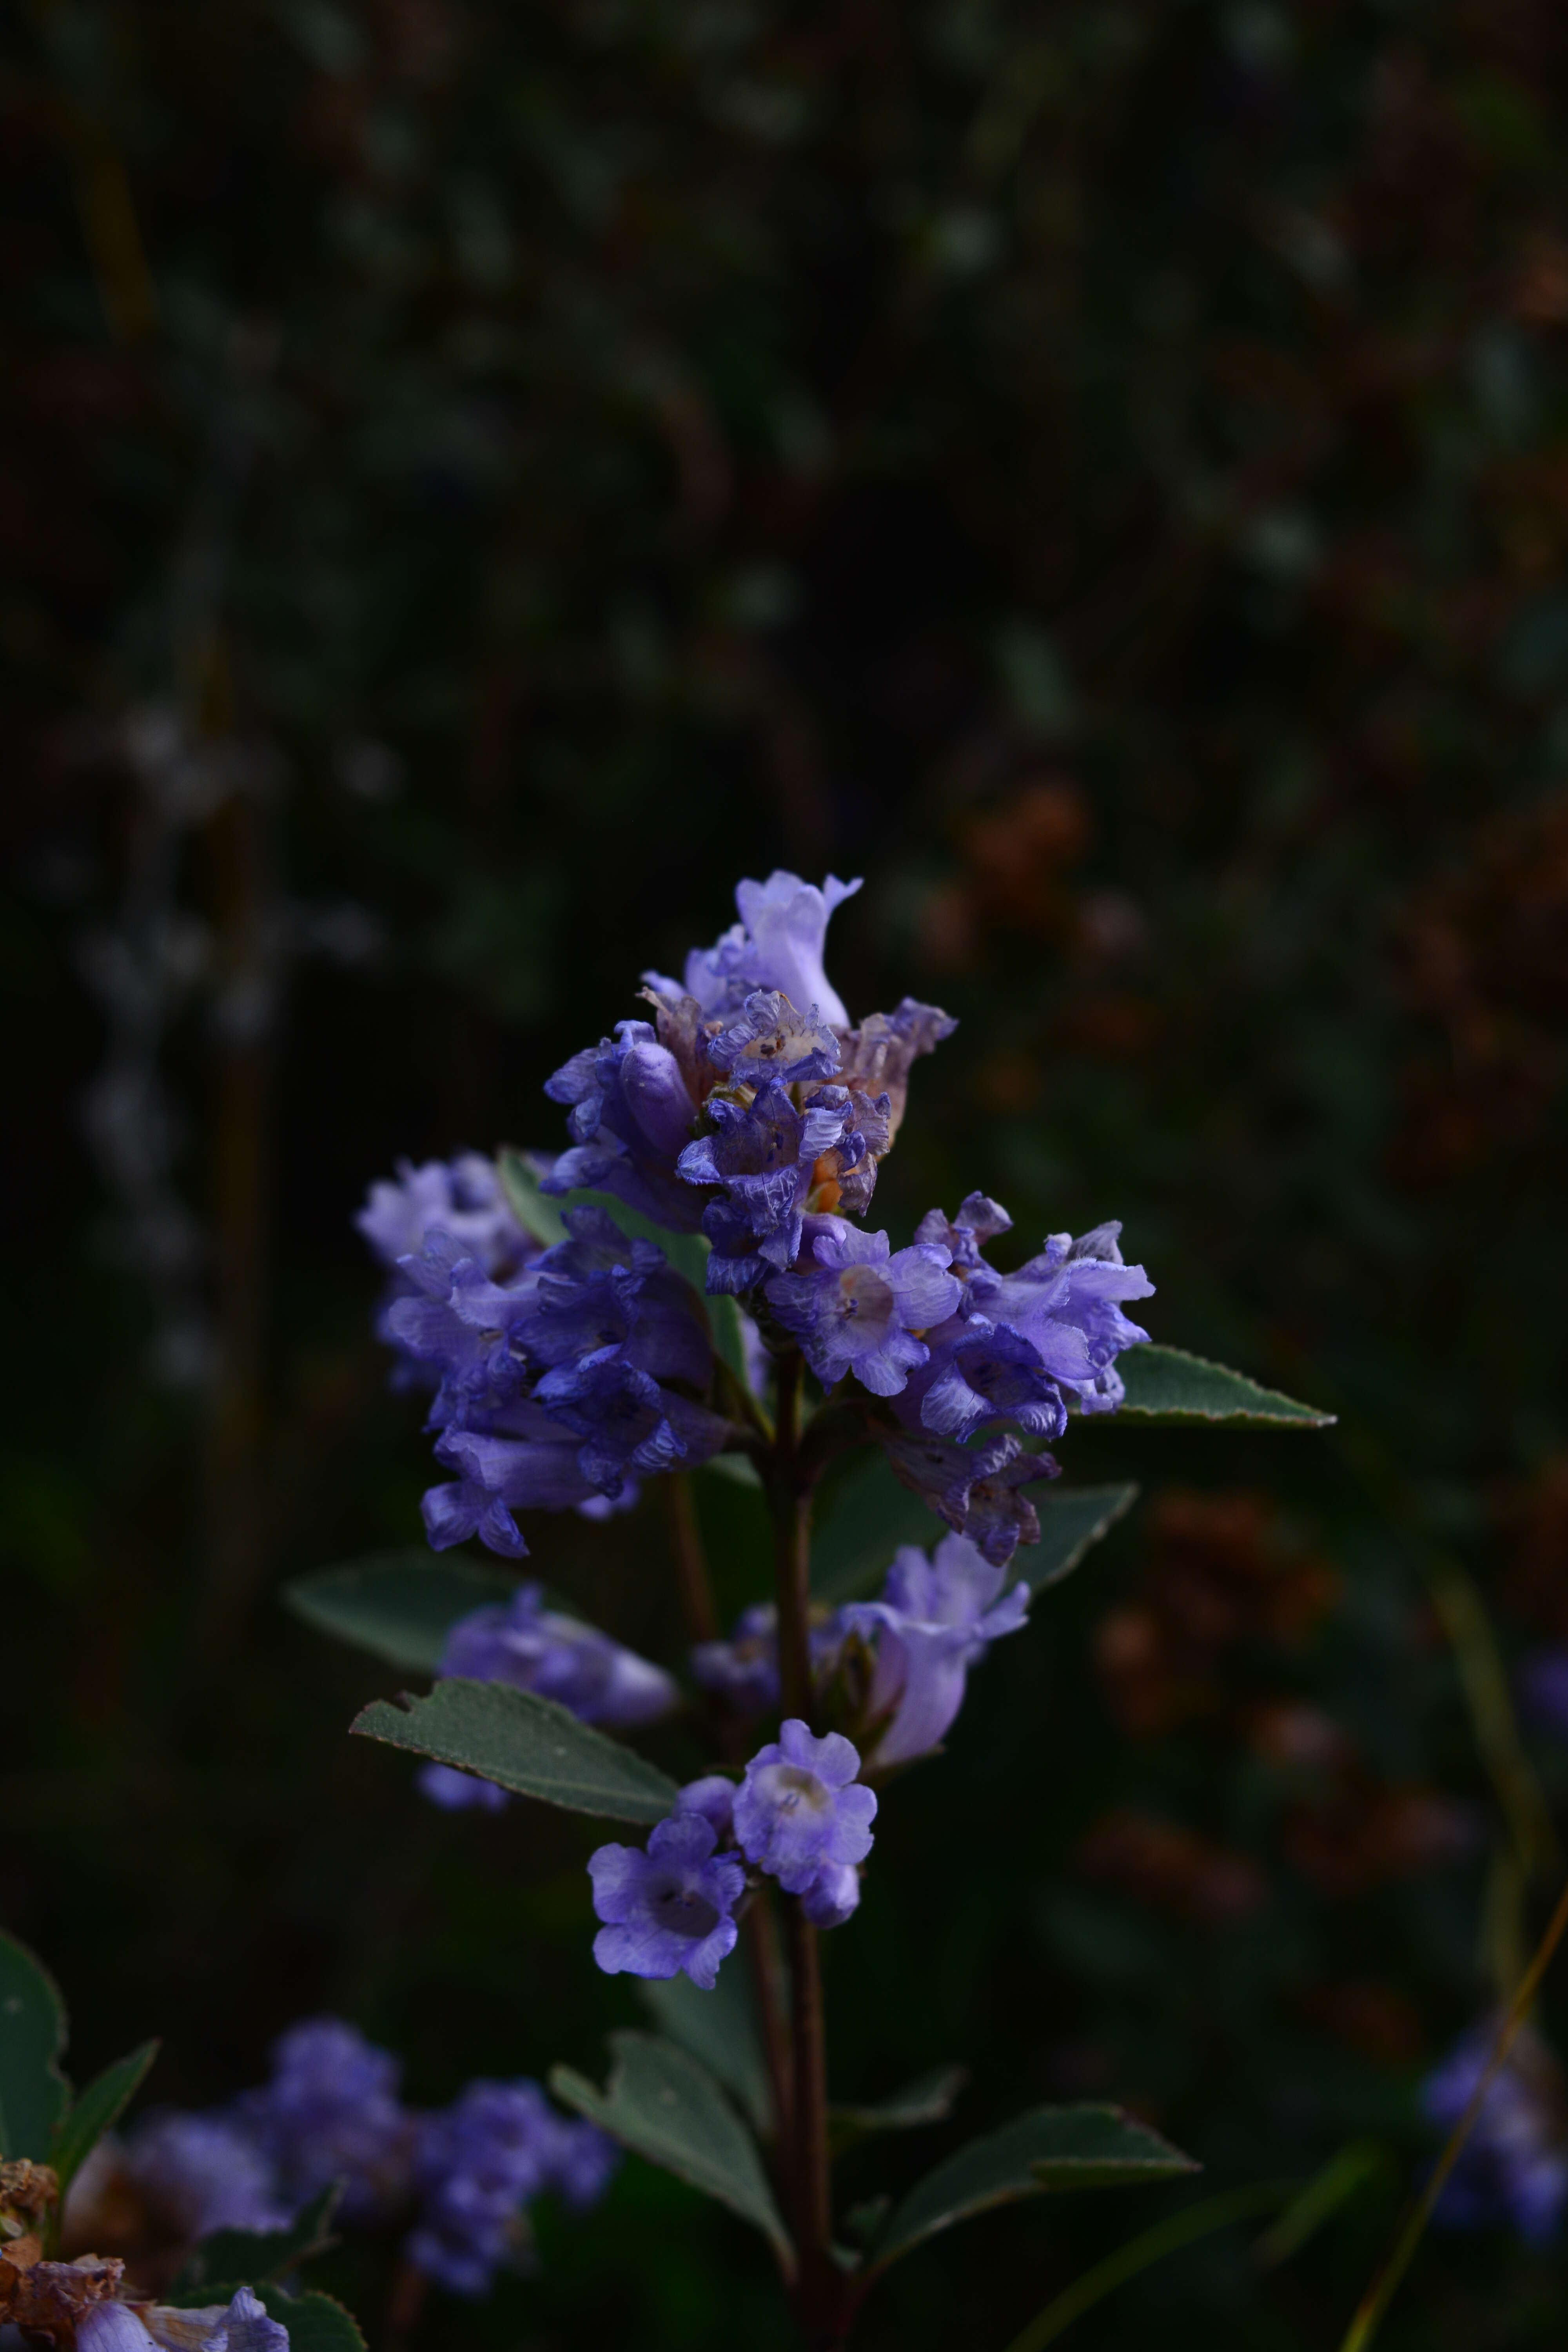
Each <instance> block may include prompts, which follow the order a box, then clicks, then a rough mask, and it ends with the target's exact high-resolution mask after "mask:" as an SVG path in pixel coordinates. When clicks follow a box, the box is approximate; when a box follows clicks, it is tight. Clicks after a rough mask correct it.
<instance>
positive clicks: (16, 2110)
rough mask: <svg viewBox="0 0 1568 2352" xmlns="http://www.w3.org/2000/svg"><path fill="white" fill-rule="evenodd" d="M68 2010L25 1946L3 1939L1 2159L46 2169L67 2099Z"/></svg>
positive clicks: (0, 1961) (0, 1978)
mask: <svg viewBox="0 0 1568 2352" xmlns="http://www.w3.org/2000/svg"><path fill="white" fill-rule="evenodd" d="M65 2046H66V2009H65V2003H64V2001H63V2000H61V1999H60V1996H59V1991H58V1987H57V1986H56V1984H55V1981H54V1979H53V1978H52V1977H51V1976H50V1975H49V1974H48V1972H47V1969H44V1968H43V1967H42V1966H41V1965H40V1964H39V1962H38V1961H37V1960H36V1959H35V1958H33V1955H32V1954H31V1952H29V1951H28V1950H27V1949H26V1946H25V1945H22V1944H18V1943H17V1942H16V1939H15V1938H14V1937H10V1936H5V1935H0V2156H8V2157H17V2156H25V2157H27V2158H30V2159H31V2160H32V2162H33V2163H35V2164H47V2162H48V2158H49V2147H50V2143H51V2141H52V2140H53V2138H54V2134H55V2126H56V2125H57V2124H58V2122H59V2119H60V2116H61V2115H62V2113H63V2112H64V2109H65V2104H66V2100H67V2098H68V2096H69V2090H68V2085H67V2083H66V2078H65V2076H64V2075H63V2074H61V2072H60V2067H59V2059H60V2053H61V2052H62V2051H63V2050H64V2048H65Z"/></svg>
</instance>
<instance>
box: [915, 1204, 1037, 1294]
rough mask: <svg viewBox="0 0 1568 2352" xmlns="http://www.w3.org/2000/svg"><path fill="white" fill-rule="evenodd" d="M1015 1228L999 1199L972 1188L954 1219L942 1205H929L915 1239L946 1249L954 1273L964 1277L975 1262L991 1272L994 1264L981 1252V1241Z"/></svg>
mask: <svg viewBox="0 0 1568 2352" xmlns="http://www.w3.org/2000/svg"><path fill="white" fill-rule="evenodd" d="M1012 1230H1013V1220H1012V1218H1011V1217H1010V1216H1009V1215H1008V1214H1007V1212H1006V1210H1005V1208H1004V1207H1003V1206H1002V1204H1001V1202H999V1201H988V1200H987V1199H986V1197H985V1195H984V1192H971V1193H969V1194H968V1195H967V1196H966V1197H965V1199H964V1200H963V1202H962V1203H961V1205H960V1207H959V1212H958V1214H957V1216H956V1217H954V1218H952V1220H951V1221H950V1220H949V1219H948V1218H947V1217H945V1216H944V1215H943V1214H942V1211H941V1210H940V1209H928V1210H927V1211H926V1213H925V1215H924V1216H923V1217H922V1218H921V1221H920V1223H919V1224H918V1225H917V1226H916V1227H915V1239H916V1241H918V1242H933V1243H936V1244H940V1246H941V1247H942V1248H943V1249H945V1250H946V1251H947V1253H948V1255H949V1257H950V1258H951V1260H952V1270H953V1272H954V1274H956V1275H957V1276H959V1278H960V1280H962V1279H963V1276H966V1275H969V1274H973V1271H974V1269H975V1267H976V1266H982V1267H984V1270H985V1272H986V1273H987V1274H989V1273H990V1271H991V1268H990V1267H989V1266H987V1265H985V1261H984V1258H983V1257H982V1256H981V1255H980V1251H981V1245H982V1244H983V1243H984V1242H989V1241H994V1239H995V1237H996V1235H997V1234H1010V1233H1011V1232H1012Z"/></svg>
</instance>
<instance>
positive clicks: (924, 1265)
mask: <svg viewBox="0 0 1568 2352" xmlns="http://www.w3.org/2000/svg"><path fill="white" fill-rule="evenodd" d="M947 1260H948V1254H947V1251H946V1250H945V1249H943V1248H942V1247H940V1246H938V1245H936V1244H931V1243H929V1242H917V1243H915V1244H913V1246H912V1247H911V1248H909V1249H901V1250H898V1251H894V1250H893V1249H892V1247H891V1244H889V1240H888V1236H887V1234H866V1233H860V1232H858V1231H857V1229H856V1228H855V1227H854V1226H853V1225H849V1224H847V1223H845V1221H844V1220H843V1218H842V1217H815V1218H813V1220H812V1230H811V1234H810V1244H809V1250H808V1253H807V1255H806V1260H805V1263H804V1264H803V1265H802V1268H801V1270H800V1271H799V1272H798V1273H795V1274H779V1275H775V1276H773V1278H772V1279H771V1280H770V1281H769V1282H768V1283H767V1284H766V1286H765V1287H764V1296H765V1297H766V1299H767V1302H768V1305H769V1307H771V1308H772V1310H773V1315H774V1316H775V1317H776V1318H777V1320H778V1321H779V1322H780V1323H782V1324H783V1326H784V1329H785V1330H786V1331H791V1332H793V1333H794V1334H795V1337H796V1338H797V1339H799V1341H800V1344H801V1347H802V1348H803V1349H804V1350H805V1360H806V1362H807V1363H808V1364H809V1365H810V1366H811V1369H812V1370H813V1371H814V1372H815V1373H816V1377H817V1379H818V1380H819V1381H821V1382H822V1383H823V1385H824V1387H827V1388H830V1387H831V1386H832V1385H833V1383H834V1382H835V1381H838V1380H841V1379H842V1378H843V1376H844V1374H845V1373H846V1372H853V1373H854V1375H855V1377H856V1379H857V1380H858V1381H859V1382H860V1384H861V1386H862V1387H863V1388H868V1389H869V1390H870V1391H872V1393H873V1394H874V1395H876V1396H895V1395H896V1394H897V1393H898V1391H900V1389H901V1388H902V1387H903V1385H904V1383H905V1381H907V1380H908V1378H909V1376H910V1372H911V1371H912V1370H914V1369H915V1368H916V1366H917V1365H921V1364H923V1363H924V1362H925V1361H926V1356H927V1350H926V1347H925V1344H924V1342H923V1340H921V1339H917V1338H916V1337H915V1336H914V1334H915V1333H916V1332H917V1331H922V1330H924V1329H926V1328H928V1327H929V1326H930V1325H931V1324H938V1323H942V1322H943V1321H945V1320H946V1318H948V1317H949V1316H951V1315H952V1312H953V1309H954V1308H955V1307H956V1306H957V1304H958V1297H959V1286H958V1284H957V1282H956V1281H955V1280H954V1278H953V1276H952V1275H951V1274H949V1273H948V1271H947Z"/></svg>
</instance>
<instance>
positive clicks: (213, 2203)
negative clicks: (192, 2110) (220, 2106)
mask: <svg viewBox="0 0 1568 2352" xmlns="http://www.w3.org/2000/svg"><path fill="white" fill-rule="evenodd" d="M125 2167H126V2170H127V2171H128V2172H129V2173H130V2175H131V2177H132V2179H133V2180H134V2181H135V2183H136V2185H137V2187H138V2188H139V2189H141V2190H142V2195H143V2196H144V2197H145V2198H146V2199H147V2200H148V2201H149V2202H150V2203H151V2204H152V2205H153V2206H154V2207H156V2209H157V2210H158V2212H159V2213H160V2215H162V2216H163V2219H164V2220H165V2221H167V2222H168V2223H169V2225H170V2226H171V2228H172V2230H173V2231H174V2234H175V2235H177V2236H178V2237H181V2238H186V2239H190V2240H193V2241H194V2240H195V2239H197V2238H205V2237H206V2236H207V2235H208V2233H209V2232H210V2231H213V2230H280V2229H282V2228H283V2227H284V2226H285V2224H286V2223H287V2222H288V2221H289V2220H290V2219H291V2218H292V2213H293V2208H292V2207H291V2206H289V2205H285V2204H284V2203H283V2202H282V2201H281V2200H280V2199H279V2195H278V2190H277V2184H276V2182H275V2180H274V2178H273V2170H272V2165H271V2162H270V2161H269V2159H268V2158H267V2157H266V2156H265V2155H264V2154H263V2153H262V2151H261V2149H260V2148H259V2147H258V2146H257V2143H256V2141H255V2139H254V2138H253V2137H251V2135H250V2134H249V2133H248V2132H247V2131H246V2130H244V2129H243V2128H242V2126H240V2125H239V2124H237V2123H236V2122H235V2121H233V2120H232V2119H231V2118H230V2117H228V2116H220V2115H180V2114H174V2113H171V2114H164V2115H156V2116H149V2117H148V2118H147V2120H146V2121H145V2122H144V2123H142V2124H141V2125H140V2126H138V2127H137V2129H136V2131H135V2133H134V2134H133V2135H132V2139H131V2141H130V2144H129V2146H128V2147H127V2148H126V2151H125Z"/></svg>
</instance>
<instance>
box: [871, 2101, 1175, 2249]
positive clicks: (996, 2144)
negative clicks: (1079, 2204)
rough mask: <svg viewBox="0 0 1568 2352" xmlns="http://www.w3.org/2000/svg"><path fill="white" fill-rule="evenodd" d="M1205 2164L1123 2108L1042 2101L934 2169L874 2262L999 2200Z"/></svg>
mask: <svg viewBox="0 0 1568 2352" xmlns="http://www.w3.org/2000/svg"><path fill="white" fill-rule="evenodd" d="M1197 2170H1199V2167H1198V2166H1197V2165H1195V2164H1194V2162H1193V2159H1192V2158H1191V2157H1189V2156H1183V2155H1182V2154H1181V2152H1180V2150H1179V2149H1177V2148H1173V2147H1172V2146H1171V2145H1170V2143H1169V2141H1168V2140H1163V2139H1162V2138H1161V2137H1160V2135H1159V2133H1158V2132H1154V2131H1151V2130H1150V2129H1149V2127H1148V2126H1147V2125H1146V2124H1140V2123H1134V2122H1133V2120H1132V2118H1131V2116H1127V2115H1124V2114H1123V2113H1122V2111H1121V2108H1120V2107H1110V2106H1080V2107H1037V2108H1036V2109H1035V2110H1034V2112H1033V2113H1032V2114H1030V2115H1026V2116H1019V2117H1018V2119H1017V2121H1016V2123H1011V2124H1007V2125H1005V2126H1004V2127H1003V2129H1002V2130H1001V2131H998V2132H991V2133H988V2134H987V2136H986V2137H985V2138H984V2139H976V2140H971V2142H970V2143H969V2146H968V2147H963V2148H960V2149H959V2151H958V2153H957V2155H956V2156H950V2157H949V2158H948V2159H947V2161H946V2162H945V2164H939V2165H938V2166H937V2168H936V2170H935V2171H934V2172H928V2173H927V2175H926V2177H925V2179H923V2180H922V2181H921V2182H920V2183H919V2184H918V2186H917V2187H916V2188H914V2189H911V2190H910V2194H909V2195H908V2196H907V2197H906V2198H905V2199H904V2200H903V2203H902V2204H901V2205H900V2206H899V2207H898V2209H897V2210H896V2211H895V2212H894V2214H893V2216H892V2219H891V2220H890V2221H889V2223H888V2225H887V2228H886V2229H885V2230H884V2231H883V2232H882V2234H881V2236H880V2237H879V2239H878V2241H877V2243H876V2246H875V2248H874V2250H873V2252H872V2255H871V2260H870V2263H869V2265H868V2269H869V2272H870V2273H876V2272H878V2271H883V2270H886V2269H887V2267H888V2265H889V2263H895V2262H897V2261H898V2259H899V2257H900V2255H901V2254H907V2253H908V2252H909V2251H910V2247H911V2246H917V2245H919V2244H920V2243H921V2240H922V2239H925V2238H931V2237H934V2236H935V2235H936V2233H937V2231H939V2230H947V2229H951V2228H952V2224H953V2223H954V2222H955V2221H968V2220H969V2219H970V2217H971V2216H972V2215H973V2214H975V2213H984V2212H986V2211H988V2210H989V2209H990V2208H991V2207H992V2206H993V2205H1006V2204H1011V2203H1012V2202H1013V2201H1014V2200H1016V2199H1017V2198H1020V2197H1042V2196H1055V2195H1058V2194H1060V2193H1061V2192H1062V2191H1063V2190H1065V2189H1117V2188H1128V2187H1131V2186H1133V2185H1134V2184H1137V2183H1139V2182H1145V2181H1152V2180H1174V2179H1180V2178H1181V2177H1182V2175H1183V2174H1184V2173H1189V2172H1196V2171H1197Z"/></svg>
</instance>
